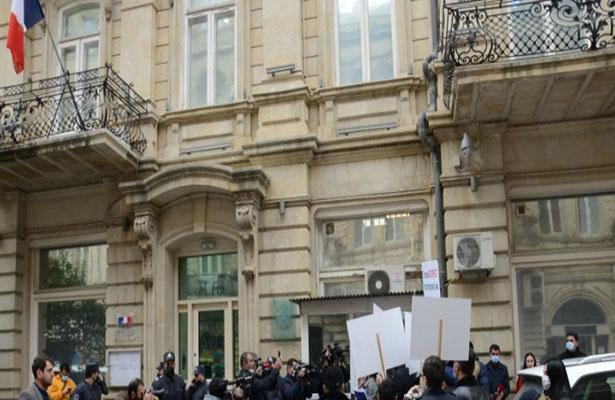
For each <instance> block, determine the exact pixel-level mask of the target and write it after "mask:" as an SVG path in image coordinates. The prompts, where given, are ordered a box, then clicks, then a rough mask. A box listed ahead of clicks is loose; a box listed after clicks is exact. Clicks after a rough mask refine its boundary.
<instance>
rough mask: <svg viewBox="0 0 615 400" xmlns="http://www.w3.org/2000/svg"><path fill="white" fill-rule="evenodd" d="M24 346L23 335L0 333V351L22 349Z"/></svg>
mask: <svg viewBox="0 0 615 400" xmlns="http://www.w3.org/2000/svg"><path fill="white" fill-rule="evenodd" d="M22 346H23V340H22V335H21V333H18V332H0V350H15V349H21V348H22Z"/></svg>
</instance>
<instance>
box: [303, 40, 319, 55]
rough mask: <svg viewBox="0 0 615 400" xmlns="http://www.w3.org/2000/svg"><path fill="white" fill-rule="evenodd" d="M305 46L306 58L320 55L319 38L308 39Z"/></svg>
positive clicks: (304, 42)
mask: <svg viewBox="0 0 615 400" xmlns="http://www.w3.org/2000/svg"><path fill="white" fill-rule="evenodd" d="M303 45H304V46H305V50H304V53H305V54H304V56H305V57H306V58H307V57H313V56H317V55H318V54H319V41H318V37H317V36H316V37H310V38H306V39H305V40H304V41H303Z"/></svg>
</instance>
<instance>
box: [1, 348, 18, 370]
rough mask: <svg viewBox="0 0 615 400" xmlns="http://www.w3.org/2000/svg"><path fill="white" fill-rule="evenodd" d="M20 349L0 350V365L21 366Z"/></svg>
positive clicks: (8, 366)
mask: <svg viewBox="0 0 615 400" xmlns="http://www.w3.org/2000/svg"><path fill="white" fill-rule="evenodd" d="M20 350H21V349H15V350H13V351H3V352H0V365H3V366H5V367H7V368H21V366H22V364H23V363H22V357H21V354H20Z"/></svg>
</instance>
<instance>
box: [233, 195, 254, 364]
mask: <svg viewBox="0 0 615 400" xmlns="http://www.w3.org/2000/svg"><path fill="white" fill-rule="evenodd" d="M235 204H236V207H235V219H236V221H237V227H238V228H239V238H240V240H239V246H238V264H239V270H240V272H241V275H240V279H239V347H240V351H246V350H250V351H256V352H258V351H259V349H258V344H259V337H260V334H259V326H258V320H259V309H258V248H259V241H258V220H259V218H258V214H259V208H260V198H258V197H257V196H255V195H254V194H253V193H240V194H238V195H237V198H236V202H235Z"/></svg>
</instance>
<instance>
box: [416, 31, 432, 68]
mask: <svg viewBox="0 0 615 400" xmlns="http://www.w3.org/2000/svg"><path fill="white" fill-rule="evenodd" d="M412 44H413V46H414V59H415V60H417V61H418V60H423V59H424V58H425V56H427V55H428V54H430V53H431V42H430V40H429V39H419V40H413V41H412ZM419 71H420V70H419ZM417 72H418V71H417Z"/></svg>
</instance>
